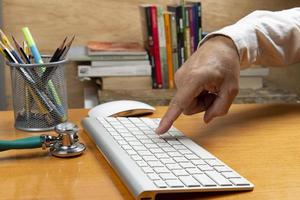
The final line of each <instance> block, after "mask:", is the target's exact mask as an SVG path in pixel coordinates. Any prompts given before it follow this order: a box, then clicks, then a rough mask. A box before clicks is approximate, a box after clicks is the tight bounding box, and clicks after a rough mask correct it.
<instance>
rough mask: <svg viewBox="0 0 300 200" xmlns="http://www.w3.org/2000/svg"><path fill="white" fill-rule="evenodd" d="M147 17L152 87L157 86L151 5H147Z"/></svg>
mask: <svg viewBox="0 0 300 200" xmlns="http://www.w3.org/2000/svg"><path fill="white" fill-rule="evenodd" d="M145 18H146V30H147V36H148V37H147V46H148V54H149V61H150V64H151V77H152V87H153V88H157V83H156V71H155V62H154V47H153V37H152V23H151V9H150V7H145Z"/></svg>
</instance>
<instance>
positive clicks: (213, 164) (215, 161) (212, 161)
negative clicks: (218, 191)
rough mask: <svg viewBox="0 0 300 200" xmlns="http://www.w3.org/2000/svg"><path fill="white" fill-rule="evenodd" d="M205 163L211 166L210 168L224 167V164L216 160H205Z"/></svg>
mask: <svg viewBox="0 0 300 200" xmlns="http://www.w3.org/2000/svg"><path fill="white" fill-rule="evenodd" d="M205 162H206V163H207V164H209V165H210V166H212V167H214V166H223V165H224V164H223V163H221V162H220V161H218V160H216V159H209V160H205Z"/></svg>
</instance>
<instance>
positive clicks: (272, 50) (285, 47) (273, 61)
mask: <svg viewBox="0 0 300 200" xmlns="http://www.w3.org/2000/svg"><path fill="white" fill-rule="evenodd" d="M216 35H224V36H226V37H229V38H231V39H232V41H233V42H234V44H235V46H236V49H237V51H238V54H239V58H240V65H241V68H247V67H249V66H250V65H251V64H260V65H266V66H284V65H288V64H292V63H296V62H300V8H294V9H290V10H283V11H278V12H270V11H255V12H253V13H251V14H249V15H247V16H246V17H244V18H242V19H241V20H239V21H238V22H237V23H235V24H233V25H231V26H227V27H225V28H223V29H220V30H218V31H216V32H213V33H211V34H209V35H208V36H207V37H206V38H204V40H203V41H202V42H201V43H200V45H201V44H202V43H204V42H205V41H206V40H207V39H209V38H211V37H213V36H216Z"/></svg>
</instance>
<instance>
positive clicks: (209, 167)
mask: <svg viewBox="0 0 300 200" xmlns="http://www.w3.org/2000/svg"><path fill="white" fill-rule="evenodd" d="M197 167H198V168H199V169H200V170H201V171H209V170H214V168H212V167H211V166H209V165H197Z"/></svg>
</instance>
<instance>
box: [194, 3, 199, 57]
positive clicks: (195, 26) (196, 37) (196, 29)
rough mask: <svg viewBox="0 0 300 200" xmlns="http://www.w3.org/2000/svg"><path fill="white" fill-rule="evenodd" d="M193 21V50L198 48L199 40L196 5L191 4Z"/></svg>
mask: <svg viewBox="0 0 300 200" xmlns="http://www.w3.org/2000/svg"><path fill="white" fill-rule="evenodd" d="M193 21H194V25H193V27H194V50H193V52H195V51H196V50H197V48H198V43H199V42H200V40H199V17H198V5H193Z"/></svg>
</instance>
